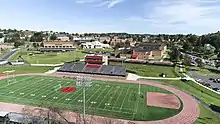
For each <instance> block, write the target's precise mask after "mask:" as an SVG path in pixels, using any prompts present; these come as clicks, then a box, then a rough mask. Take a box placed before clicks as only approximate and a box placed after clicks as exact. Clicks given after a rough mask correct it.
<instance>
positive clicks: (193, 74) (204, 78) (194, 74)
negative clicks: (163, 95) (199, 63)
mask: <svg viewBox="0 0 220 124" xmlns="http://www.w3.org/2000/svg"><path fill="white" fill-rule="evenodd" d="M190 76H191V77H192V78H194V79H201V82H204V83H209V84H210V85H211V87H212V88H219V89H220V83H215V82H214V81H213V80H210V78H214V79H216V78H220V76H214V75H208V74H206V75H200V74H198V73H197V72H196V71H190Z"/></svg>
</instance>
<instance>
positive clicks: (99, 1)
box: [76, 0, 125, 8]
mask: <svg viewBox="0 0 220 124" xmlns="http://www.w3.org/2000/svg"><path fill="white" fill-rule="evenodd" d="M123 1H125V0H78V1H76V3H78V4H93V6H94V7H102V6H107V8H112V7H114V6H116V5H117V4H119V3H122V2H123Z"/></svg>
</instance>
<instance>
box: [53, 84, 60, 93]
mask: <svg viewBox="0 0 220 124" xmlns="http://www.w3.org/2000/svg"><path fill="white" fill-rule="evenodd" d="M61 88H62V85H61V84H58V85H55V86H54V90H55V91H56V92H57V91H58V90H60V89H61Z"/></svg>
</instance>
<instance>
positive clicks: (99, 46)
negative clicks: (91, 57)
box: [81, 41, 111, 49]
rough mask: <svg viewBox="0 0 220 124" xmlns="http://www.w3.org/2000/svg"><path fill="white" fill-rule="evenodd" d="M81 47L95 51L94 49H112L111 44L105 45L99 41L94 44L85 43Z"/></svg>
mask: <svg viewBox="0 0 220 124" xmlns="http://www.w3.org/2000/svg"><path fill="white" fill-rule="evenodd" d="M81 47H82V48H83V49H94V48H111V46H110V45H109V44H103V43H101V42H99V41H93V42H85V43H82V44H81Z"/></svg>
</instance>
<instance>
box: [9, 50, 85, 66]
mask: <svg viewBox="0 0 220 124" xmlns="http://www.w3.org/2000/svg"><path fill="white" fill-rule="evenodd" d="M30 53H32V55H29V54H30ZM84 55H85V53H82V52H80V51H76V52H47V53H41V52H39V51H25V50H24V51H18V52H17V53H16V54H15V55H14V56H13V57H12V58H11V60H12V61H15V60H17V58H18V57H19V56H22V58H23V59H25V60H26V61H28V62H29V63H31V64H59V63H63V62H67V61H72V60H73V59H74V58H80V59H83V58H84Z"/></svg>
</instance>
